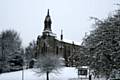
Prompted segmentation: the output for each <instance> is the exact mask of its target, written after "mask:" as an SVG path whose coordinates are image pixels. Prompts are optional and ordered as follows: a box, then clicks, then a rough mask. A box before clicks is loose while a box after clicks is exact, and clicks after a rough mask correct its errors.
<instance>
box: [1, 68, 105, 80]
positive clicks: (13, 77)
mask: <svg viewBox="0 0 120 80" xmlns="http://www.w3.org/2000/svg"><path fill="white" fill-rule="evenodd" d="M49 76H50V80H76V79H75V78H78V76H77V69H75V68H71V67H69V68H68V67H65V68H63V69H61V70H60V72H59V73H58V74H54V73H51V74H50V75H49ZM0 80H22V71H17V72H11V73H4V74H1V75H0ZM24 80H46V75H45V74H44V75H41V76H39V75H38V74H36V73H35V72H34V71H33V70H31V69H28V70H25V71H24ZM77 80H81V79H77ZM82 80H85V79H82ZM86 80H87V79H86ZM92 80H104V79H92Z"/></svg>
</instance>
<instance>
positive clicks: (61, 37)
mask: <svg viewBox="0 0 120 80" xmlns="http://www.w3.org/2000/svg"><path fill="white" fill-rule="evenodd" d="M60 39H61V41H62V40H63V30H62V29H61V36H60Z"/></svg>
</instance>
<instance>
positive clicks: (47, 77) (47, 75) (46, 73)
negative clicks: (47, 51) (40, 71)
mask: <svg viewBox="0 0 120 80" xmlns="http://www.w3.org/2000/svg"><path fill="white" fill-rule="evenodd" d="M46 74H47V80H49V72H48V71H47V73H46Z"/></svg>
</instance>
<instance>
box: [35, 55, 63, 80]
mask: <svg viewBox="0 0 120 80" xmlns="http://www.w3.org/2000/svg"><path fill="white" fill-rule="evenodd" d="M62 66H63V62H62V60H61V59H60V57H59V56H56V55H42V56H40V57H39V58H38V60H37V62H36V64H35V67H34V68H35V72H36V73H38V74H40V75H41V74H44V73H46V76H47V77H46V80H49V73H53V72H58V71H59V69H60V68H61V67H62Z"/></svg>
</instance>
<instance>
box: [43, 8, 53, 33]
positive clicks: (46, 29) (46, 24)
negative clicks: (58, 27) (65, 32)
mask: <svg viewBox="0 0 120 80" xmlns="http://www.w3.org/2000/svg"><path fill="white" fill-rule="evenodd" d="M51 24H52V21H51V18H50V14H49V9H48V12H47V16H46V17H45V21H44V32H52V30H51Z"/></svg>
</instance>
